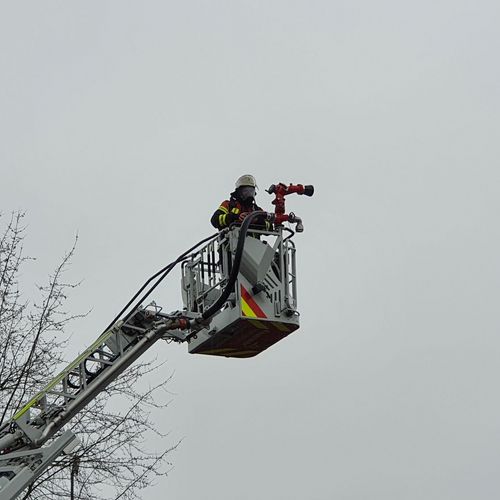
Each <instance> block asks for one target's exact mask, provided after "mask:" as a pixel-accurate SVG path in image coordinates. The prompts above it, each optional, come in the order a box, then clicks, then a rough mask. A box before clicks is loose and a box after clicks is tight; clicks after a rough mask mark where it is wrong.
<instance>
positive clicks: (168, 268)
mask: <svg viewBox="0 0 500 500" xmlns="http://www.w3.org/2000/svg"><path fill="white" fill-rule="evenodd" d="M219 235H220V232H217V233H216V234H213V235H211V236H208V237H207V238H204V239H202V240H201V241H199V242H198V243H196V245H193V246H192V247H191V248H190V249H189V250H186V251H185V252H184V253H182V254H181V255H179V257H177V259H175V260H174V261H173V262H171V263H170V264H168V265H167V266H165V267H164V268H162V269H160V270H159V271H158V272H157V273H155V274H153V276H151V277H150V278H149V279H148V280H147V281H146V282H145V283H144V285H142V286H141V288H139V290H138V291H137V292H136V293H135V295H134V296H133V297H132V298H131V299H130V300H129V301H128V302H127V304H126V305H125V306H124V307H123V309H122V310H121V311H120V312H119V313H118V314H117V315H116V316H115V318H114V319H113V320H112V321H111V323H110V324H109V325H108V326H107V328H106V329H105V330H104V331H105V332H106V331H108V330H109V329H110V328H111V327H112V326H113V325H114V324H115V323H116V322H117V321H118V320H119V319H120V317H121V315H122V314H123V313H124V312H125V311H126V310H127V309H128V308H129V307H130V305H131V304H132V302H134V300H135V299H136V298H137V297H138V296H139V295H140V294H141V292H142V291H143V290H144V289H145V288H146V287H147V286H148V285H149V284H150V283H151V282H152V281H153V280H154V279H155V278H157V277H158V276H160V277H159V278H158V280H157V281H156V283H155V284H154V285H153V286H152V288H151V289H150V290H149V291H148V292H147V293H146V294H145V295H143V296H142V297H141V298H140V299H139V301H138V302H137V303H136V305H135V306H134V307H133V308H132V310H131V311H130V312H129V313H128V314H127V315H126V316H125V318H123V321H127V320H128V319H129V318H130V316H132V314H133V313H134V311H135V310H136V309H137V308H138V307H139V306H140V305H141V304H142V303H143V302H144V301H145V300H146V299H147V298H148V296H149V295H150V294H151V292H152V291H153V290H154V289H155V288H156V287H157V286H158V285H159V284H160V283H161V282H162V281H163V280H164V279H165V277H166V276H167V275H168V274H169V273H170V271H172V269H173V268H174V267H175V266H176V265H177V264H179V262H181V261H182V260H184V259H185V258H186V257H187V256H188V254H190V253H191V252H192V251H193V250H194V249H195V248H197V247H199V246H200V245H202V244H203V243H206V242H207V241H210V240H212V239H215V238H216V237H217V236H219Z"/></svg>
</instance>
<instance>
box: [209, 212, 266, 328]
mask: <svg viewBox="0 0 500 500" xmlns="http://www.w3.org/2000/svg"><path fill="white" fill-rule="evenodd" d="M259 215H267V212H264V211H260V210H259V211H257V212H252V213H250V214H249V215H247V217H246V218H245V220H244V221H243V224H242V225H241V229H240V235H239V237H238V245H237V246H236V253H235V255H234V261H233V267H232V268H231V273H230V274H229V278H228V281H227V284H226V287H225V288H224V290H223V292H222V293H221V295H220V297H219V298H218V299H217V300H216V301H215V302H214V303H213V304H212V305H211V306H210V307H209V308H208V309H207V310H206V311H204V312H203V314H202V315H201V317H202V318H203V319H207V318H209V317H210V316H213V315H214V314H215V313H216V312H217V311H218V310H219V309H220V308H221V307H222V306H223V304H224V302H226V300H227V298H228V297H229V295H230V294H231V292H232V291H233V287H234V284H235V283H236V278H237V277H238V273H239V272H240V265H241V257H242V255H243V247H244V246H245V238H246V235H247V231H248V228H249V226H250V223H251V222H252V220H253V219H254V218H255V217H258V216H259Z"/></svg>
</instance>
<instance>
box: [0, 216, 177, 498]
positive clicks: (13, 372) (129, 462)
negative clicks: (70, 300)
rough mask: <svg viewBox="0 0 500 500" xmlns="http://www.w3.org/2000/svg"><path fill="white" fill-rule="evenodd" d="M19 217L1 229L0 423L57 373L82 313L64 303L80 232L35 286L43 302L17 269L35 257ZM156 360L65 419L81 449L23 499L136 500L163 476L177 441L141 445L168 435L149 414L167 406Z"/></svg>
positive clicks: (164, 380) (54, 467) (139, 366)
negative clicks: (142, 386) (25, 288)
mask: <svg viewBox="0 0 500 500" xmlns="http://www.w3.org/2000/svg"><path fill="white" fill-rule="evenodd" d="M24 218H25V214H24V213H22V212H16V213H13V214H12V215H11V217H10V220H8V221H7V222H6V223H5V224H4V225H3V229H2V230H1V231H0V424H1V423H2V422H4V421H5V420H6V419H8V418H10V416H12V414H14V413H15V412H16V411H17V410H18V409H19V408H20V406H21V404H22V403H23V402H25V401H26V400H27V399H28V398H30V397H32V396H33V395H34V394H36V393H37V392H38V391H39V390H40V389H41V388H42V387H43V385H44V384H46V383H47V382H48V381H49V380H50V378H51V375H53V374H55V373H56V371H57V365H58V364H60V363H62V362H63V361H64V349H65V346H66V343H67V335H66V333H65V330H66V328H67V327H68V325H69V323H71V322H72V321H74V320H76V319H77V318H80V317H82V316H84V315H71V314H68V313H67V312H66V311H65V308H64V305H65V300H66V298H67V294H68V293H69V292H70V291H71V289H73V288H75V287H76V286H78V285H79V284H78V283H67V282H66V281H65V280H64V274H65V271H66V270H67V268H68V266H69V264H70V261H71V259H72V257H73V255H74V252H75V246H76V242H77V238H75V242H74V244H73V246H72V248H71V249H70V250H69V252H67V253H66V254H65V255H64V257H63V258H62V260H61V262H60V264H59V265H58V266H57V267H56V269H55V270H54V272H53V273H52V274H50V275H49V277H48V282H47V284H45V285H41V286H38V287H37V291H38V294H39V295H40V300H38V301H36V302H35V301H32V300H28V299H26V298H25V295H23V293H22V291H21V289H20V276H21V272H22V269H23V268H24V266H25V265H26V264H27V262H29V261H33V260H34V259H32V258H31V257H27V256H25V254H24V248H23V243H24V238H25V232H26V227H25V226H24V225H23V221H24ZM2 220H3V219H2V218H1V217H0V223H1V222H2ZM0 227H2V226H1V225H0ZM98 333H99V332H98ZM82 347H84V346H82ZM161 366H162V365H161V364H158V363H156V362H145V363H142V364H141V363H138V364H136V365H134V366H133V367H132V368H131V369H129V370H128V371H127V372H125V373H124V374H123V375H122V376H121V377H120V378H119V379H118V380H117V381H115V383H113V384H112V385H111V386H109V387H108V388H107V389H106V391H104V392H103V393H102V394H101V395H100V396H99V397H98V398H96V399H95V400H94V401H93V402H92V403H91V404H89V405H88V406H87V407H86V408H85V409H84V410H83V411H81V412H80V413H79V414H78V415H77V417H75V418H74V419H73V421H72V422H71V425H70V427H71V428H72V430H73V431H74V432H75V433H76V434H77V435H78V437H79V438H80V440H81V441H82V444H81V446H80V447H79V449H78V450H77V451H76V452H75V453H74V454H73V455H71V456H64V457H61V458H60V459H58V460H57V461H56V462H55V463H54V464H53V465H52V466H51V467H50V468H49V469H48V470H47V471H46V472H45V473H44V474H43V475H42V476H41V477H40V478H39V479H38V480H37V481H35V482H34V483H33V484H32V485H31V486H30V487H29V488H28V490H27V491H26V492H25V495H24V497H22V498H24V499H26V500H28V499H35V498H36V499H56V498H57V499H60V498H71V499H82V500H83V499H85V500H100V499H119V498H121V499H136V498H141V496H139V494H140V491H141V490H142V489H143V488H146V487H147V486H149V485H150V484H151V483H152V482H153V481H154V480H155V479H157V478H158V477H159V476H164V475H166V474H167V473H168V469H169V467H170V464H169V462H168V454H169V452H171V451H172V450H173V449H174V448H175V447H176V446H177V445H178V443H177V444H175V445H173V446H172V445H171V446H163V447H162V449H161V450H160V451H158V450H156V451H155V452H149V451H148V450H147V449H146V448H145V445H144V443H145V442H146V441H148V440H149V441H152V439H151V438H152V437H154V438H155V443H156V444H158V443H162V442H164V441H165V440H164V438H165V436H163V435H162V434H161V433H160V432H159V431H158V430H157V428H156V426H155V424H154V422H153V421H152V420H151V415H150V413H151V411H152V410H153V409H154V408H165V407H166V406H167V405H168V401H167V400H166V398H167V397H168V396H167V395H168V394H169V393H168V391H167V388H166V387H167V384H168V382H169V378H170V377H169V378H165V377H163V378H161V376H159V368H160V367H161ZM47 367H50V369H47ZM148 375H149V376H150V377H151V379H153V378H154V379H156V380H157V381H158V380H160V381H159V382H157V383H156V385H154V386H153V387H151V388H149V389H147V390H144V391H142V392H141V391H139V390H138V389H136V388H134V384H135V382H136V381H137V379H138V378H140V377H142V376H148ZM114 400H120V406H121V407H123V401H126V402H127V407H126V409H125V410H123V411H121V412H119V411H115V410H113V409H112V408H113V406H114V405H113V401H114Z"/></svg>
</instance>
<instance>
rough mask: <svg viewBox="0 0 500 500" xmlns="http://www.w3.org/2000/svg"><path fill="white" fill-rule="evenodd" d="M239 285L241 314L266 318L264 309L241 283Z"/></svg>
mask: <svg viewBox="0 0 500 500" xmlns="http://www.w3.org/2000/svg"><path fill="white" fill-rule="evenodd" d="M240 287H241V312H242V314H243V316H246V317H248V318H267V316H266V314H265V313H264V311H263V310H262V309H261V308H260V307H259V304H257V302H255V300H254V299H253V297H252V296H251V295H250V294H249V293H248V290H246V288H245V287H244V286H243V285H240Z"/></svg>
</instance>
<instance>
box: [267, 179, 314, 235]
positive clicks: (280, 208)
mask: <svg viewBox="0 0 500 500" xmlns="http://www.w3.org/2000/svg"><path fill="white" fill-rule="evenodd" d="M266 191H267V192H268V193H269V194H274V195H275V198H274V200H273V201H272V204H273V205H274V206H275V208H274V215H273V217H272V222H273V223H274V224H275V225H277V226H279V225H281V224H283V222H291V223H296V224H297V226H296V230H297V232H298V233H301V232H302V231H304V226H303V224H302V219H300V218H299V217H297V216H296V215H295V214H294V213H293V212H290V213H289V214H286V213H285V196H287V195H289V194H292V193H297V194H304V195H306V196H312V195H313V194H314V186H311V185H308V186H303V185H302V184H290V185H288V186H287V185H286V184H282V183H279V184H272V185H271V187H270V188H269V189H267V190H266Z"/></svg>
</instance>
